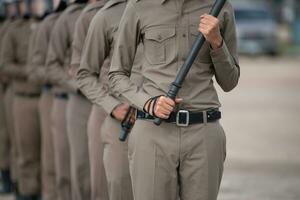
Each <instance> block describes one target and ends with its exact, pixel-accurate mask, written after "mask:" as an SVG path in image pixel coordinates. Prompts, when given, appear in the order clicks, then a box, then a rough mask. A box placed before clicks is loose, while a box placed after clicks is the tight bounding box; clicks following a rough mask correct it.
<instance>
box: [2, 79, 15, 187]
mask: <svg viewBox="0 0 300 200" xmlns="http://www.w3.org/2000/svg"><path fill="white" fill-rule="evenodd" d="M13 102H14V93H13V89H12V86H11V85H10V86H9V87H8V88H7V89H6V91H5V96H4V103H5V118H6V124H7V131H8V134H9V140H10V158H11V159H10V170H11V179H12V181H13V182H15V183H16V182H17V178H18V172H17V171H18V169H17V160H18V154H17V143H16V135H15V131H14V128H15V127H14V121H15V120H14V117H13Z"/></svg>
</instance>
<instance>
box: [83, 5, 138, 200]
mask: <svg viewBox="0 0 300 200" xmlns="http://www.w3.org/2000/svg"><path fill="white" fill-rule="evenodd" d="M125 6H126V1H122V0H112V1H109V2H108V3H107V4H106V5H105V6H104V7H103V9H102V10H101V11H99V12H98V13H97V14H96V16H95V17H94V19H93V20H92V23H91V26H90V29H89V31H88V35H87V39H86V42H85V49H84V51H83V58H82V61H81V65H80V68H79V71H78V73H77V81H78V84H79V85H80V87H81V90H82V92H83V93H85V94H86V96H87V97H88V98H89V99H90V100H92V101H93V102H94V103H96V104H97V105H100V106H101V107H102V108H103V109H104V110H105V111H106V112H107V114H110V113H111V112H112V110H113V109H114V107H115V106H117V105H118V104H120V103H121V101H120V100H118V99H116V98H114V97H113V96H110V95H109V88H108V84H107V83H108V69H109V59H110V57H111V55H112V52H113V46H114V43H115V40H116V38H117V30H118V24H119V21H120V19H121V16H122V13H123V11H124V9H125ZM139 52H141V50H139ZM141 57H142V56H141V53H140V54H138V55H137V59H136V61H137V62H136V65H135V68H134V69H135V71H134V72H133V74H137V73H139V72H140V66H141V65H140V63H141V62H140V61H141V59H140V58H141ZM100 66H102V67H100ZM98 76H99V77H98ZM138 77H139V78H138ZM140 77H141V76H136V78H137V79H140V81H141V80H142V78H140ZM119 132H120V122H117V121H116V120H114V119H112V118H111V117H110V116H107V117H106V119H105V121H104V123H103V126H102V128H101V135H102V137H101V138H102V139H101V141H102V142H103V145H104V152H103V153H104V154H103V162H104V166H105V172H106V177H107V181H108V191H109V198H110V199H111V200H120V199H124V200H125V199H127V200H130V199H133V195H132V189H131V180H130V175H129V169H128V159H127V156H126V155H127V144H126V143H124V144H123V143H120V142H119V141H118V134H119Z"/></svg>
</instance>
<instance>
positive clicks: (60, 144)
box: [51, 97, 72, 200]
mask: <svg viewBox="0 0 300 200" xmlns="http://www.w3.org/2000/svg"><path fill="white" fill-rule="evenodd" d="M67 102H68V100H66V99H63V98H57V97H55V98H54V100H53V107H52V114H51V118H52V123H53V124H52V133H53V143H54V158H55V159H54V163H55V174H56V192H57V200H71V199H72V198H71V173H70V147H69V141H68V137H67V127H66V124H67V123H66V107H67Z"/></svg>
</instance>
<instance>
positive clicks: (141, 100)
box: [132, 92, 152, 110]
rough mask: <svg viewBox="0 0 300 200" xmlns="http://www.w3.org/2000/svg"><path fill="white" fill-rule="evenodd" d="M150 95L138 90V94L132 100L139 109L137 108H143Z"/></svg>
mask: <svg viewBox="0 0 300 200" xmlns="http://www.w3.org/2000/svg"><path fill="white" fill-rule="evenodd" d="M151 97H152V96H150V95H148V94H146V93H144V92H140V93H138V96H137V97H136V98H135V99H133V100H132V102H134V105H135V106H136V107H137V108H138V109H139V110H143V109H144V105H145V103H146V102H147V101H148V100H149V99H150V98H151Z"/></svg>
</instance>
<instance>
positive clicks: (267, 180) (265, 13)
mask: <svg viewBox="0 0 300 200" xmlns="http://www.w3.org/2000/svg"><path fill="white" fill-rule="evenodd" d="M230 1H231V2H232V4H233V5H234V8H235V16H236V23H237V33H238V40H239V44H238V46H239V51H240V66H241V78H240V83H239V85H238V87H237V88H236V89H235V90H233V91H232V92H230V93H224V92H222V91H221V89H220V88H219V94H220V99H221V102H222V103H223V107H222V109H223V119H222V124H223V126H224V129H225V132H226V135H227V160H226V168H225V171H224V178H223V181H222V184H221V190H220V195H219V199H220V200H254V199H255V200H299V199H300V1H299V0H230Z"/></svg>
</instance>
